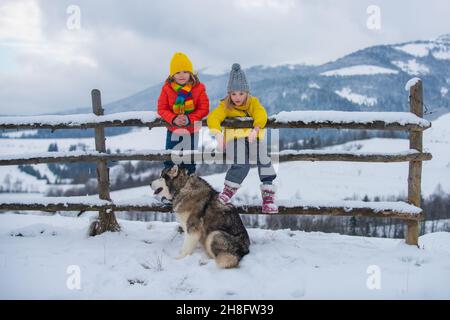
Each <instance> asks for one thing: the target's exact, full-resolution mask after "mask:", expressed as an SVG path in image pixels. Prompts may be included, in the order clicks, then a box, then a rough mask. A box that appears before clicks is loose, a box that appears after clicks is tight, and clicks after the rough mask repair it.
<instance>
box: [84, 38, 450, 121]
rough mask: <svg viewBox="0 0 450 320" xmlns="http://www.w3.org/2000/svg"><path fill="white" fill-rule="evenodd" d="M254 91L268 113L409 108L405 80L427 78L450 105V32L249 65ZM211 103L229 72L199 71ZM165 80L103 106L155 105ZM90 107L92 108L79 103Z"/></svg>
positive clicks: (444, 108) (434, 107) (429, 97)
mask: <svg viewBox="0 0 450 320" xmlns="http://www.w3.org/2000/svg"><path fill="white" fill-rule="evenodd" d="M246 72H247V75H248V77H249V79H250V81H251V87H252V93H253V94H254V95H256V96H258V97H260V98H261V101H262V102H263V103H264V105H265V106H266V107H267V109H268V111H269V114H274V113H278V112H280V111H289V110H327V109H335V110H353V111H355V110H361V111H407V110H409V109H408V108H409V107H408V103H407V100H406V99H405V93H404V90H403V86H404V84H405V83H406V82H407V81H408V79H410V78H411V77H413V76H418V77H420V78H422V79H423V81H424V88H425V91H424V95H425V97H424V98H425V103H426V105H427V106H428V108H429V110H430V111H432V112H433V113H434V118H435V117H437V116H438V115H440V114H442V113H445V112H449V111H450V93H448V91H449V89H450V34H446V35H442V36H439V37H437V38H435V39H432V40H427V41H423V40H420V41H412V42H405V43H398V44H389V45H378V46H373V47H369V48H365V49H362V50H359V51H356V52H353V53H351V54H349V55H346V56H344V57H342V58H339V59H337V60H335V61H331V62H328V63H325V64H323V65H318V66H308V65H280V66H275V67H270V66H255V67H251V68H249V69H247V70H246ZM200 78H201V80H202V81H203V82H204V83H205V85H206V87H207V91H208V94H209V96H210V98H211V101H212V106H214V105H216V104H217V102H218V100H219V99H220V98H222V97H223V96H224V95H225V88H226V81H227V79H228V75H227V74H224V75H215V76H213V75H207V74H200ZM160 88H161V84H157V85H155V86H151V87H149V88H147V89H145V90H143V91H141V92H138V93H136V94H134V95H131V96H129V97H126V98H124V99H121V100H118V101H115V102H112V103H109V104H107V105H105V112H107V113H113V112H121V111H131V110H155V108H156V100H157V98H158V95H159V92H160ZM79 111H80V112H90V111H91V109H90V108H86V109H80V110H79Z"/></svg>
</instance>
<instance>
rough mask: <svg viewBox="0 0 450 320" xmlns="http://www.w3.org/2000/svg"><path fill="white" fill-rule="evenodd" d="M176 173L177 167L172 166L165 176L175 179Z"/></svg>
mask: <svg viewBox="0 0 450 320" xmlns="http://www.w3.org/2000/svg"><path fill="white" fill-rule="evenodd" d="M178 172H179V169H178V165H174V166H173V167H172V168H170V170H169V171H168V172H167V174H168V175H169V176H170V177H172V178H175V177H176V176H177V175H178Z"/></svg>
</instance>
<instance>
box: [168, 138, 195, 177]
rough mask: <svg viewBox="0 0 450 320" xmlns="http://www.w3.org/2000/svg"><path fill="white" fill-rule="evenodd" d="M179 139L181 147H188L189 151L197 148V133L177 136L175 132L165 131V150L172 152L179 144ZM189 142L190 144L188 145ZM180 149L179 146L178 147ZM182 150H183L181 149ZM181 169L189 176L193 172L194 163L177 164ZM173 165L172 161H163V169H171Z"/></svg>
mask: <svg viewBox="0 0 450 320" xmlns="http://www.w3.org/2000/svg"><path fill="white" fill-rule="evenodd" d="M181 138H183V146H186V145H187V146H190V149H189V150H197V146H198V132H197V133H191V134H189V133H185V134H182V135H181V134H177V133H176V132H172V131H169V130H167V136H166V150H172V149H173V148H175V146H176V145H177V144H178V143H180V142H181ZM189 140H190V143H189ZM178 148H180V146H179V147H178ZM178 148H177V149H178ZM182 149H183V150H184V148H182ZM177 164H178V165H179V166H180V167H181V168H186V169H187V170H188V173H189V174H192V173H194V172H195V169H196V166H195V163H194V162H192V163H184V162H181V163H177ZM174 165H175V163H174V162H173V161H172V160H167V161H164V168H171V167H173V166H174Z"/></svg>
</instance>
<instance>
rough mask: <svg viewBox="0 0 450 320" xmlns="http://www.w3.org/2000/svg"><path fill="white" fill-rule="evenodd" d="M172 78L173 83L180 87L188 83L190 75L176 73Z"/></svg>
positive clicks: (183, 72)
mask: <svg viewBox="0 0 450 320" xmlns="http://www.w3.org/2000/svg"><path fill="white" fill-rule="evenodd" d="M173 77H174V78H175V81H176V82H177V83H178V84H180V85H185V84H186V83H187V82H188V81H189V78H190V77H191V74H190V73H189V72H187V71H181V72H177V73H175V74H174V75H173Z"/></svg>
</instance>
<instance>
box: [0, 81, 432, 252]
mask: <svg viewBox="0 0 450 320" xmlns="http://www.w3.org/2000/svg"><path fill="white" fill-rule="evenodd" d="M422 91H423V89H422V81H420V79H419V80H415V81H414V83H412V84H411V85H410V87H409V92H410V99H409V101H410V111H411V112H344V111H291V112H284V111H283V112H280V113H278V114H276V115H274V116H271V117H269V120H268V123H267V127H268V128H337V129H369V130H370V129H374V130H407V131H409V136H410V137H409V139H410V149H409V150H404V151H400V152H395V153H382V152H377V153H367V152H339V153H337V152H334V151H325V150H284V151H281V152H278V153H272V154H271V155H272V156H277V158H278V159H279V161H364V162H399V161H408V162H409V176H408V203H405V202H362V201H340V202H339V201H337V202H336V201H335V202H330V201H328V202H321V203H317V202H314V203H313V202H298V201H297V202H296V201H289V202H283V201H281V202H280V203H279V206H280V213H281V214H303V215H333V216H366V217H391V218H399V219H403V220H405V221H406V223H407V226H408V231H407V234H406V243H408V244H411V245H417V244H418V237H419V220H421V219H423V212H422V209H421V208H420V190H421V173H422V161H424V160H430V159H431V157H432V156H431V154H429V153H424V152H422V141H423V139H422V131H423V130H426V129H428V128H430V127H431V123H430V122H429V121H427V120H425V119H423V101H422V99H423V92H422ZM92 107H93V114H81V115H63V116H59V115H48V116H31V117H0V129H30V128H34V129H35V128H47V129H51V130H52V131H54V130H56V129H87V128H94V129H95V145H96V151H88V152H79V151H78V152H65V153H61V152H45V153H37V154H29V155H6V156H3V157H1V158H0V165H17V164H29V163H31V164H36V163H51V162H84V161H95V162H97V178H98V190H99V199H95V200H93V199H89V198H88V197H70V199H68V198H61V197H54V198H53V197H52V198H50V199H45V200H43V199H29V201H25V202H24V201H22V202H21V203H17V202H14V201H9V200H8V199H3V198H2V197H0V210H40V211H74V210H76V211H80V212H84V211H99V219H98V220H97V221H94V223H93V224H92V225H91V227H90V233H91V235H95V234H99V233H102V232H104V231H117V230H119V229H120V227H119V225H118V223H117V221H116V218H115V215H114V211H131V210H133V211H153V212H171V210H172V208H171V207H169V206H166V205H163V204H162V203H159V202H155V201H154V199H148V200H147V201H140V202H139V201H138V202H136V201H133V202H132V203H127V202H126V201H125V202H123V201H122V202H121V201H118V202H117V201H112V200H111V198H110V195H109V170H108V167H107V161H118V160H153V161H164V160H167V159H170V157H171V156H172V155H174V154H177V155H178V156H180V155H181V154H180V152H173V151H166V150H147V151H146V150H143V151H134V152H127V154H120V153H116V154H110V153H107V152H106V146H105V133H104V128H105V127H121V126H141V127H149V128H150V129H151V128H153V127H164V126H166V123H165V122H164V121H163V120H162V119H161V118H159V117H158V116H157V114H156V113H155V112H152V111H141V112H122V113H115V114H110V115H104V114H103V111H104V110H103V108H102V105H101V97H100V91H99V90H92ZM203 125H205V120H204V122H203ZM223 125H224V126H227V127H235V128H247V127H252V125H253V121H252V120H251V119H250V118H241V119H227V120H225V121H224V122H223ZM183 154H184V155H186V154H188V155H190V156H191V157H193V159H194V161H202V160H205V158H206V159H214V160H215V161H216V162H217V160H218V159H222V160H223V159H224V154H214V157H213V154H212V153H205V152H198V151H193V152H192V151H187V152H186V151H184V153H183ZM205 162H207V161H205ZM235 204H236V208H237V210H239V212H240V213H247V214H249V213H250V214H257V213H261V207H260V206H257V205H255V204H248V203H246V204H243V203H235Z"/></svg>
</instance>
